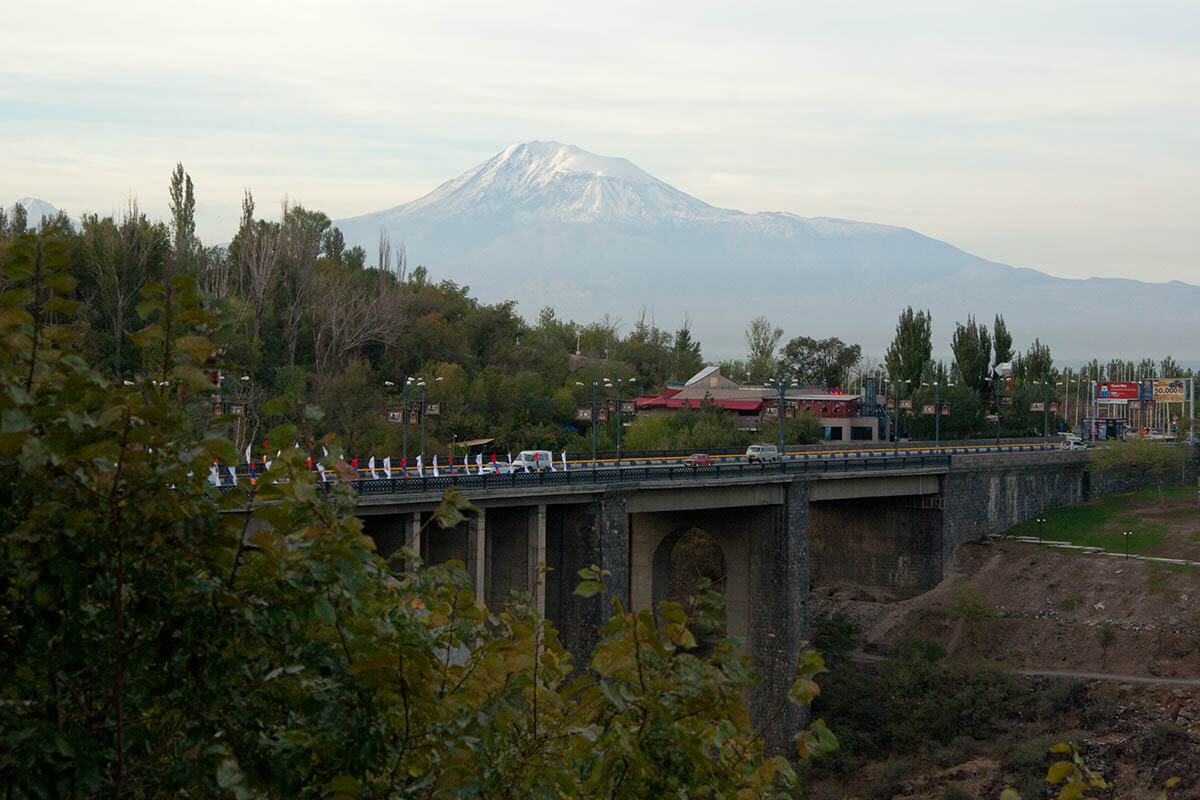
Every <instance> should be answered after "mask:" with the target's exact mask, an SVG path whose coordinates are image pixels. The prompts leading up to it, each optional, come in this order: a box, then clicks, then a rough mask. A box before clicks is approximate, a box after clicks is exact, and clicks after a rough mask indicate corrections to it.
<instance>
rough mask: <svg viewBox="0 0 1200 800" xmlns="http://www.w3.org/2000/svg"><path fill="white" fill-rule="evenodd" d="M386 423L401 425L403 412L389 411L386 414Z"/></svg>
mask: <svg viewBox="0 0 1200 800" xmlns="http://www.w3.org/2000/svg"><path fill="white" fill-rule="evenodd" d="M387 421H388V422H395V423H401V422H404V412H403V411H389V412H387Z"/></svg>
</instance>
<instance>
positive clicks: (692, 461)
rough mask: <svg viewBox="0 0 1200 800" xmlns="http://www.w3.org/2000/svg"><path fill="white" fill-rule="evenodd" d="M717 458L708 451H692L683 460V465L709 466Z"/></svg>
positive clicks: (715, 461)
mask: <svg viewBox="0 0 1200 800" xmlns="http://www.w3.org/2000/svg"><path fill="white" fill-rule="evenodd" d="M715 463H717V460H716V459H715V458H713V457H712V456H710V455H709V454H708V453H692V454H691V455H690V456H688V457H687V458H685V459H684V460H683V465H684V466H685V467H711V466H712V465H713V464H715Z"/></svg>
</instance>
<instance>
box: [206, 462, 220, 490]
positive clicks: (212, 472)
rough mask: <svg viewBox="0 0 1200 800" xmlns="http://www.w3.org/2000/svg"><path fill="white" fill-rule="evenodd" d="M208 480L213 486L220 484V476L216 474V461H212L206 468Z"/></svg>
mask: <svg viewBox="0 0 1200 800" xmlns="http://www.w3.org/2000/svg"><path fill="white" fill-rule="evenodd" d="M208 482H209V483H211V484H212V485H213V486H220V485H221V476H220V475H218V474H217V462H215V461H214V462H213V463H212V466H211V467H209V468H208Z"/></svg>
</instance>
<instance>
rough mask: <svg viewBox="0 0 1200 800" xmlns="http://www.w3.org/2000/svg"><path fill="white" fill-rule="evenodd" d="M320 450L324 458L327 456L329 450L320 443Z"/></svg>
mask: <svg viewBox="0 0 1200 800" xmlns="http://www.w3.org/2000/svg"><path fill="white" fill-rule="evenodd" d="M321 451H322V452H323V453H325V458H329V451H328V450H327V449H326V448H325V445H321Z"/></svg>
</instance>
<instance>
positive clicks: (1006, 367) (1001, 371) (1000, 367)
mask: <svg viewBox="0 0 1200 800" xmlns="http://www.w3.org/2000/svg"><path fill="white" fill-rule="evenodd" d="M1012 369H1013V364H1012V362H1011V361H1005V362H1004V363H1003V364H997V365H996V366H994V367H992V374H993V375H1004V376H1006V377H1007V376H1009V375H1012Z"/></svg>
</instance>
